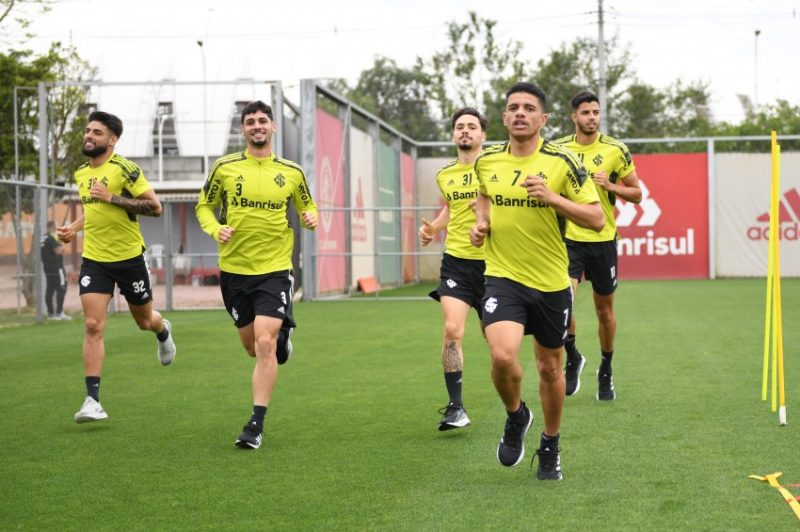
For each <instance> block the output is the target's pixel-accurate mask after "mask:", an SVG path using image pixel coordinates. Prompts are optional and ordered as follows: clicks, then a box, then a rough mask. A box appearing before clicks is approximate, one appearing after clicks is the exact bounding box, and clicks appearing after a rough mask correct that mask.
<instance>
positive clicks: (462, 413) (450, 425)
mask: <svg viewBox="0 0 800 532" xmlns="http://www.w3.org/2000/svg"><path fill="white" fill-rule="evenodd" d="M439 413H440V414H442V419H441V421H439V430H441V431H444V430H451V429H460V428H464V427H466V426H467V425H469V424H470V420H469V417H467V411H466V409H465V408H464V406H463V405H457V404H454V403H450V404H449V405H447V406H446V407H444V408H442V409H441V410H439Z"/></svg>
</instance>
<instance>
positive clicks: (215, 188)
mask: <svg viewBox="0 0 800 532" xmlns="http://www.w3.org/2000/svg"><path fill="white" fill-rule="evenodd" d="M222 186H223V183H222V177H221V176H220V175H219V174H218V173H217V172H216V168H215V169H214V170H212V171H211V174H210V175H209V176H208V179H207V180H206V184H205V185H204V186H203V188H202V189H201V190H200V195H199V198H198V199H197V205H195V206H194V214H195V216H196V217H197V222H198V223H199V224H200V228H201V229H202V230H203V231H204V232H205V233H206V234H207V235H208V236H210V237H211V238H213V239H214V240H216V241H217V242H219V243H220V244H224V243H226V242H228V241H229V240H230V239H231V238H232V237H233V233H234V232H235V229H234V228H233V227H231V226H229V225H222V224H221V223H219V222H218V221H217V217H216V215H215V214H214V210H215V209H216V208H217V206H219V202H220V198H221V197H222V190H223V188H222Z"/></svg>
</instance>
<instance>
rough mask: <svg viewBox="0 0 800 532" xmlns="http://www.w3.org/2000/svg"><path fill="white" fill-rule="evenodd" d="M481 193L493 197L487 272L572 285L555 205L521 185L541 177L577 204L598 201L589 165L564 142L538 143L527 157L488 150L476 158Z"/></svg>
mask: <svg viewBox="0 0 800 532" xmlns="http://www.w3.org/2000/svg"><path fill="white" fill-rule="evenodd" d="M475 174H476V175H477V177H478V183H479V185H480V192H481V194H484V195H486V196H488V197H489V199H490V200H491V210H490V217H489V221H490V224H489V235H488V236H487V237H486V245H485V246H484V247H485V248H486V249H485V254H486V275H487V276H494V277H504V278H506V279H511V280H514V281H517V282H518V283H521V284H524V285H525V286H529V287H531V288H535V289H537V290H541V291H543V292H555V291H558V290H563V289H565V288H567V287H568V286H570V280H569V275H568V274H567V264H568V262H569V261H568V259H567V250H566V247H565V245H564V241H563V240H562V236H561V229H560V224H559V218H560V216H559V215H558V213H557V212H556V210H555V209H553V208H552V207H550V206H549V205H547V204H546V203H544V202H541V201H539V200H537V199H536V198H531V197H528V193H527V190H526V189H525V187H524V186H522V183H523V182H524V181H525V178H526V177H527V176H529V175H538V176H540V177H542V178H543V179H544V180H545V182H546V183H547V187H548V188H549V189H550V190H552V191H553V192H555V193H557V194H560V195H562V196H564V197H566V198H567V199H569V200H571V201H574V202H576V203H581V204H588V203H595V202H597V201H598V198H597V192H596V190H595V187H594V186H592V184H591V182H588V181H587V177H586V169H585V168H583V166H581V163H580V161H579V160H578V158H577V157H576V156H575V155H574V154H572V153H570V152H569V151H567V150H566V149H564V148H563V147H562V146H559V145H556V144H553V143H552V142H546V141H544V140H541V139H540V141H539V146H538V147H537V149H536V151H535V152H534V153H533V154H531V155H529V156H527V157H515V156H514V155H511V153H509V146H508V143H507V142H506V143H505V144H498V145H495V146H492V147H490V148H488V149H486V150H485V151H484V152H483V153H482V154H481V155H480V156H479V157H478V160H477V161H475Z"/></svg>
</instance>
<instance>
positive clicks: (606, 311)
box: [595, 306, 614, 323]
mask: <svg viewBox="0 0 800 532" xmlns="http://www.w3.org/2000/svg"><path fill="white" fill-rule="evenodd" d="M595 313H596V314H597V321H599V322H600V323H613V322H614V309H613V308H612V307H610V306H602V307H599V308H597V309H595Z"/></svg>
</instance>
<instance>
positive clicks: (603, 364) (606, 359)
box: [600, 351, 614, 375]
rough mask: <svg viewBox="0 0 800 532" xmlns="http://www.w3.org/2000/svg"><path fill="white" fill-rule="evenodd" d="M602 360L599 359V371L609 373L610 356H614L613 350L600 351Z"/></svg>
mask: <svg viewBox="0 0 800 532" xmlns="http://www.w3.org/2000/svg"><path fill="white" fill-rule="evenodd" d="M600 354H601V355H602V357H603V360H602V361H600V373H608V374H609V375H611V357H613V356H614V351H600Z"/></svg>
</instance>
